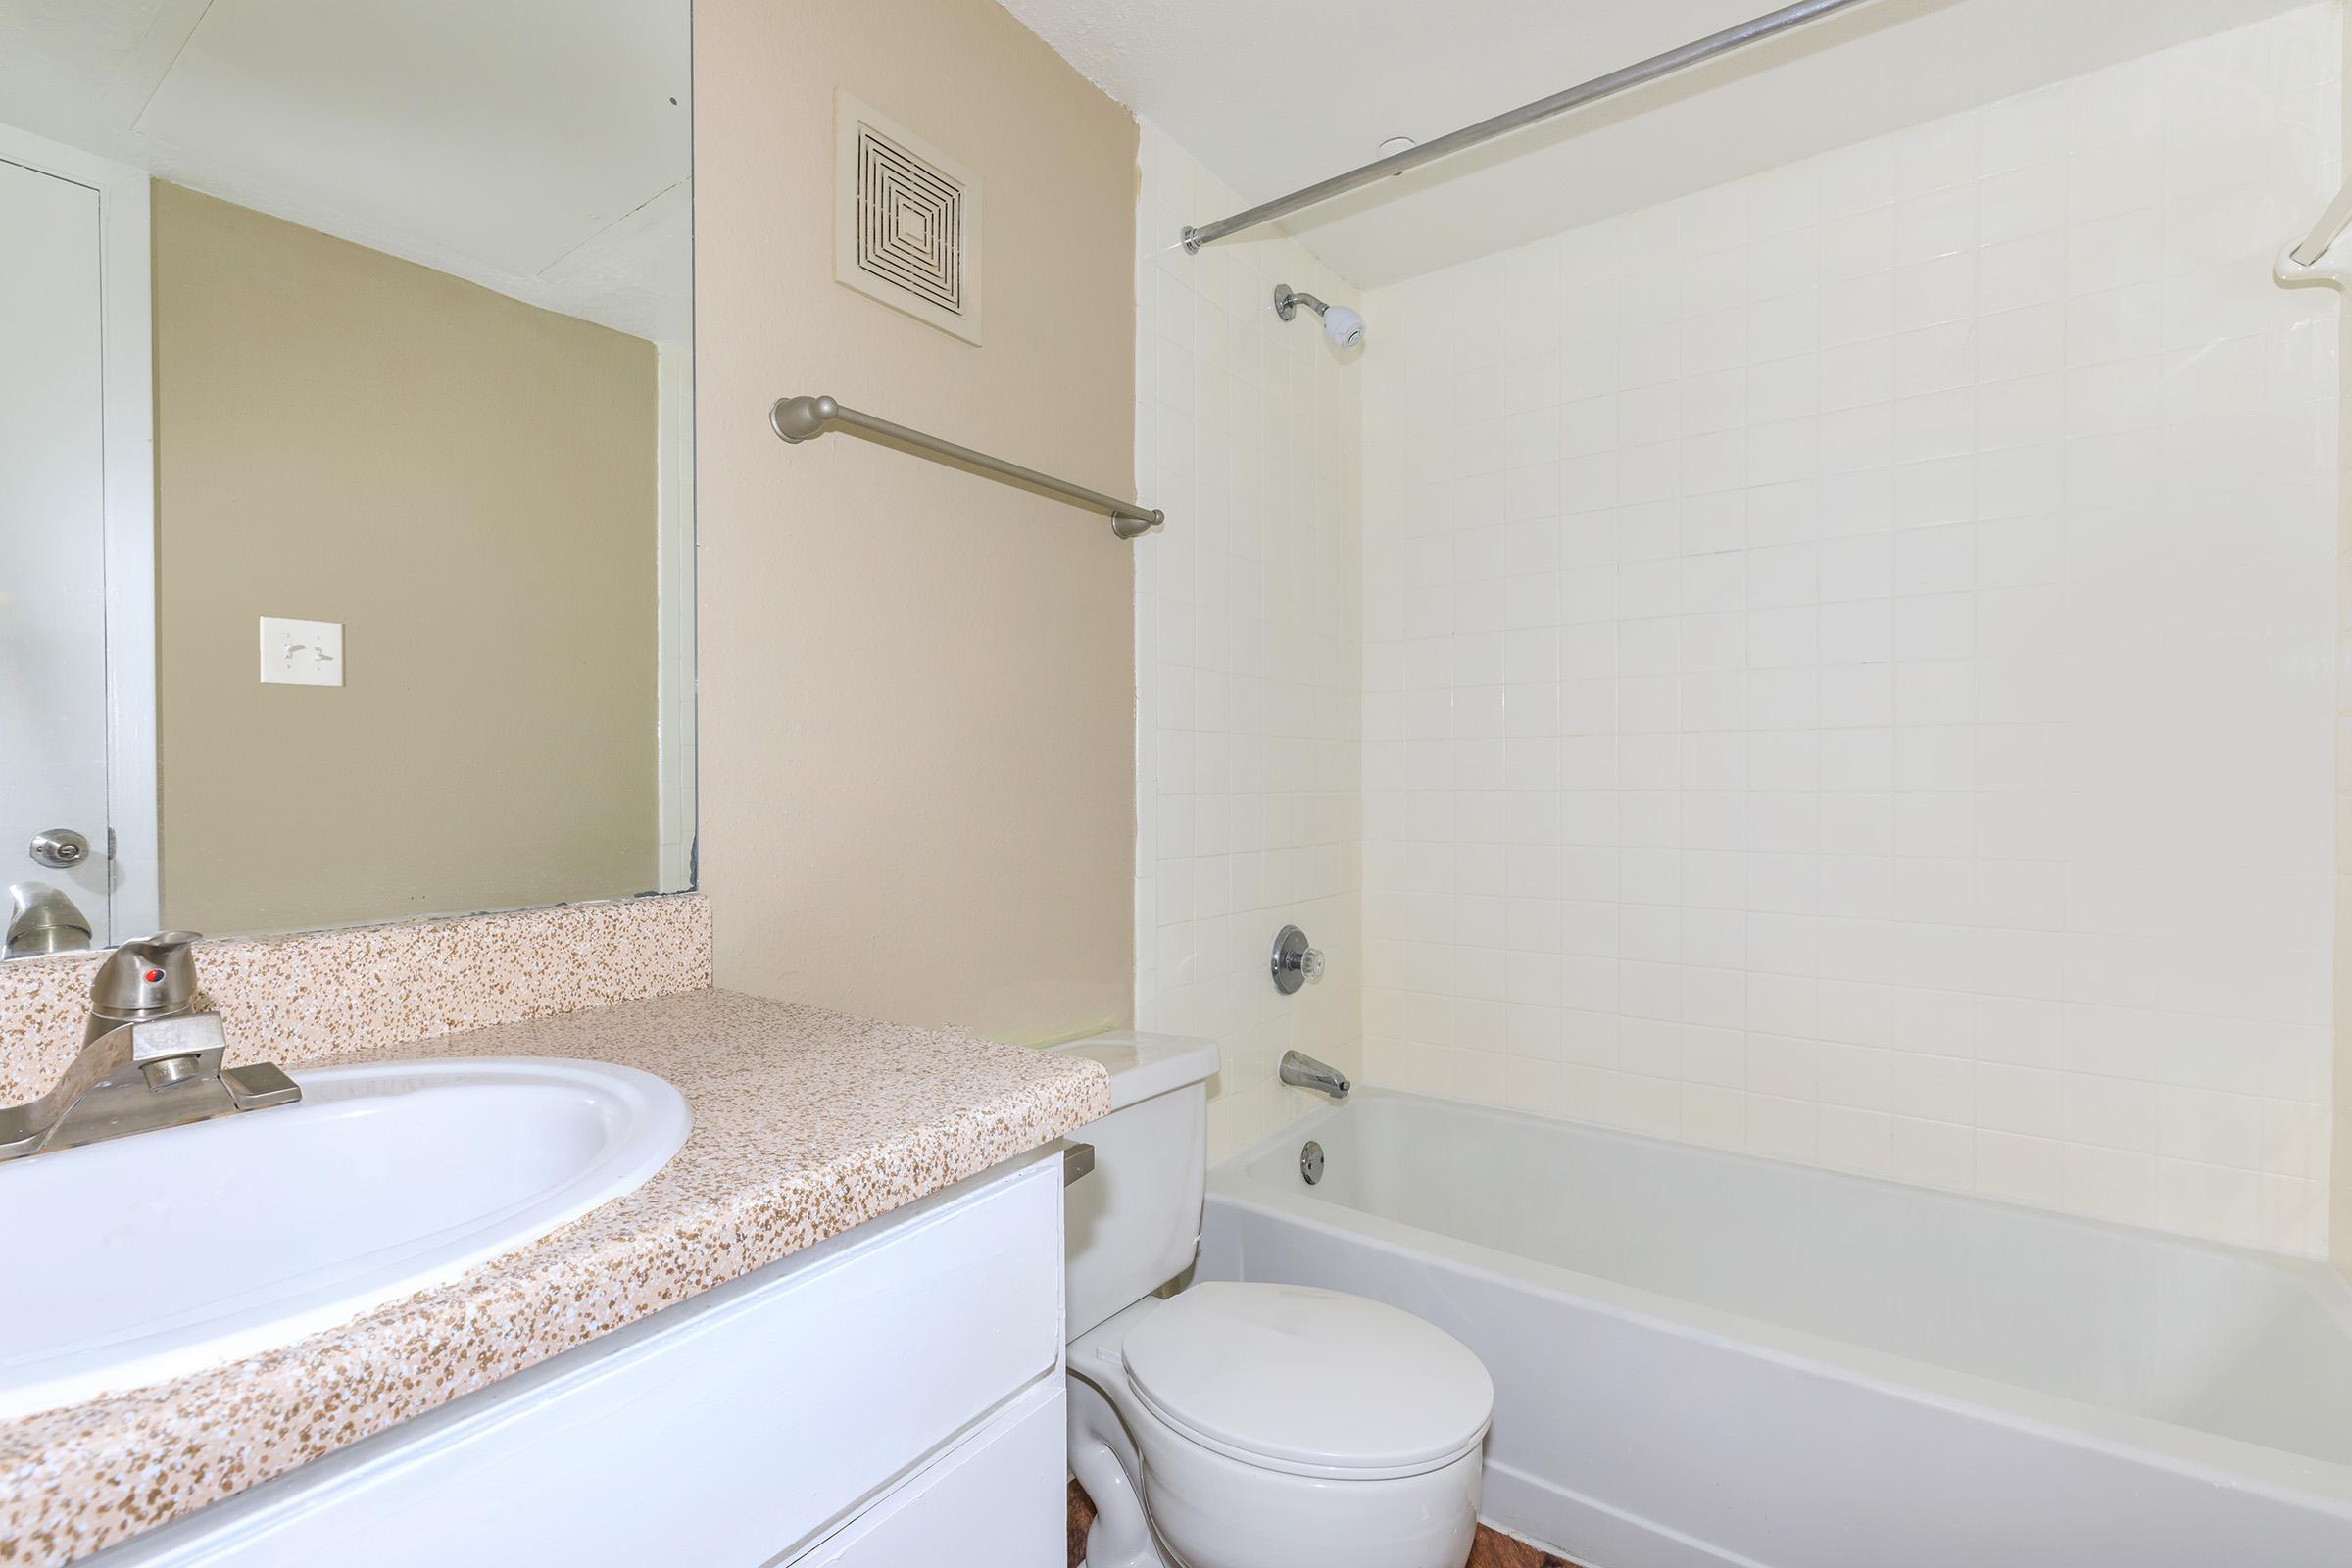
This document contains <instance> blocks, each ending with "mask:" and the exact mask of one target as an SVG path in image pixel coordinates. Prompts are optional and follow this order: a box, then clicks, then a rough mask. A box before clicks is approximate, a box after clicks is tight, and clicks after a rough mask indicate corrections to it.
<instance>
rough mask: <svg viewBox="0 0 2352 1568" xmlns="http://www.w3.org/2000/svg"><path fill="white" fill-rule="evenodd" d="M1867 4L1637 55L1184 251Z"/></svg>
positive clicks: (1802, 12)
mask: <svg viewBox="0 0 2352 1568" xmlns="http://www.w3.org/2000/svg"><path fill="white" fill-rule="evenodd" d="M1864 3H1865V0H1797V3H1796V4H1795V5H1788V6H1783V7H1781V9H1780V10H1778V11H1774V12H1769V13H1767V14H1766V15H1764V16H1761V17H1753V18H1750V19H1749V20H1748V21H1746V22H1742V23H1739V24H1737V25H1733V26H1729V27H1726V28H1724V29H1723V30H1722V31H1721V32H1711V33H1708V34H1707V35H1706V36H1705V37H1704V38H1700V39H1697V40H1695V41H1694V42H1691V43H1687V44H1684V45H1683V46H1682V47H1681V48H1679V49H1669V50H1667V51H1666V52H1665V53H1664V54H1662V55H1651V56H1650V57H1649V58H1648V59H1647V60H1638V61H1636V62H1635V63H1634V64H1632V65H1630V66H1625V67H1622V68H1620V69H1618V70H1616V71H1612V72H1610V73H1608V74H1607V75H1605V76H1594V77H1593V79H1592V80H1591V81H1583V82H1579V83H1577V84H1576V85H1575V86H1573V87H1564V88H1562V89H1561V90H1560V91H1558V92H1555V93H1553V94H1552V95H1551V96H1550V97H1548V98H1539V99H1537V100H1536V101H1535V102H1534V103H1532V104H1521V105H1520V106H1519V107H1518V108H1516V109H1506V110H1504V111H1503V112H1502V113H1501V114H1499V115H1496V116H1495V117H1494V118H1493V119H1490V120H1482V121H1480V122H1479V123H1477V124H1475V125H1464V126H1463V127H1462V128H1461V129H1459V130H1454V131H1448V132H1446V134H1445V135H1443V136H1440V137H1438V138H1437V139H1436V140H1435V141H1425V142H1423V143H1421V145H1419V146H1418V147H1407V148H1405V149H1404V151H1402V152H1400V153H1392V154H1390V155H1389V156H1388V157H1386V158H1382V159H1378V160H1376V161H1374V162H1372V163H1369V164H1366V165H1364V166H1363V167H1362V168H1360V169H1351V170H1349V171H1348V172H1346V173H1345V174H1334V175H1332V176H1331V177H1330V178H1329V179H1325V180H1318V181H1317V182H1316V183H1314V184H1312V185H1308V186H1306V187H1305V188H1304V189H1301V190H1295V191H1293V192H1291V193H1290V194H1289V195H1288V196H1277V197H1276V198H1274V200H1272V201H1270V202H1260V203H1259V204H1258V205H1257V206H1255V207H1251V208H1248V209H1246V210H1244V211H1242V212H1238V213H1235V214H1234V215H1233V216H1232V217H1230V218H1220V219H1218V220H1217V221H1215V222H1213V223H1203V224H1201V226H1200V227H1199V228H1188V229H1186V230H1185V231H1184V233H1183V234H1182V235H1180V236H1178V237H1179V238H1180V239H1182V240H1183V242H1184V248H1185V249H1186V250H1188V251H1197V250H1199V249H1200V248H1201V246H1203V245H1213V244H1215V243H1216V242H1217V241H1218V240H1221V239H1223V238H1225V237H1226V236H1227V235H1229V234H1238V233H1240V232H1241V231H1242V230H1243V229H1246V228H1255V227H1256V226H1257V225H1258V224H1260V223H1271V222H1272V221H1274V220H1276V219H1277V218H1287V217H1289V216H1290V215H1291V214H1293V213H1295V212H1298V211H1299V209H1301V208H1306V207H1314V206H1318V205H1320V204H1321V203H1324V202H1327V201H1330V200H1331V199H1332V198H1333V197H1335V196H1345V195H1346V194H1348V192H1349V191H1351V190H1357V189H1360V188H1361V187H1363V186H1365V185H1369V184H1372V183H1373V182H1375V181H1376V180H1383V179H1386V178H1388V177H1389V176H1390V175H1392V174H1401V173H1403V172H1405V171H1406V170H1408V169H1419V168H1420V167H1421V166H1422V165H1423V164H1433V163H1436V162H1437V161H1438V160H1439V159H1441V158H1445V157H1447V156H1449V155H1451V154H1454V153H1458V152H1461V151H1463V150H1464V149H1466V148H1470V147H1475V146H1477V145H1478V144H1479V143H1481V142H1485V141H1493V140H1494V139H1495V137H1497V136H1503V135H1508V134H1509V133H1510V132H1512V131H1514V130H1518V129H1521V128H1522V127H1524V126H1528V125H1533V124H1535V123H1538V122H1539V121H1544V120H1549V119H1550V118H1551V117H1552V116H1554V115H1563V114H1566V113H1567V112H1568V111H1569V110H1571V109H1581V108H1583V107H1584V106H1585V105H1586V104H1589V103H1596V102H1598V101H1599V100H1600V99H1603V98H1606V97H1609V96H1610V95H1612V94H1614V93H1620V92H1623V91H1625V89H1627V88H1628V87H1639V86H1641V85H1642V83H1643V82H1646V81H1655V80H1657V79H1658V78H1659V77H1660V76H1668V75H1672V74H1673V73H1675V72H1678V71H1680V70H1682V69H1683V68H1684V67H1686V66H1695V65H1697V64H1698V63H1699V62H1701V61H1703V60H1712V59H1714V58H1715V57H1716V56H1717V55H1724V54H1730V53H1731V52H1732V51H1733V50H1735V49H1738V48H1740V47H1742V46H1744V45H1746V44H1751V43H1758V42H1761V41H1762V40H1764V39H1766V38H1770V37H1772V36H1774V35H1775V34H1778V33H1783V32H1787V31H1789V29H1790V28H1791V27H1801V26H1803V25H1805V24H1806V23H1808V22H1815V21H1818V20H1820V19H1821V18H1823V17H1826V16H1829V15H1830V14H1832V13H1833V12H1838V11H1843V10H1844V9H1845V8H1846V7H1848V6H1855V5H1861V4H1864Z"/></svg>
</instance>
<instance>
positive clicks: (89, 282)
mask: <svg viewBox="0 0 2352 1568" xmlns="http://www.w3.org/2000/svg"><path fill="white" fill-rule="evenodd" d="M0 3H4V0H0ZM72 16H73V25H70V26H69V25H56V26H42V27H36V28H33V29H31V30H30V31H28V32H26V33H24V34H22V35H21V36H20V35H18V34H16V33H14V32H12V36H11V44H10V48H9V50H8V51H7V52H6V53H4V54H0V348H4V352H0V635H4V636H5V639H6V640H5V658H6V661H7V670H6V679H5V682H0V693H4V695H0V742H4V749H0V863H5V865H6V871H5V874H4V875H0V887H5V888H6V890H7V893H8V896H9V913H8V927H7V943H6V952H7V953H8V955H9V956H22V955H27V954H38V953H55V952H62V951H72V950H73V949H74V948H76V947H82V946H104V945H106V944H108V943H111V942H114V941H120V940H122V939H123V938H124V937H126V936H131V935H137V934H141V933H143V932H145V931H149V930H153V929H158V928H160V927H163V926H167V925H170V926H179V927H188V928H194V929H198V930H204V931H208V932H212V933H214V934H229V933H242V932H264V931H281V930H293V929H305V928H310V927H316V926H322V925H340V924H352V923H364V922H371V921H379V920H389V919H400V918H406V917H411V916H416V915H423V914H451V913H464V912H470V911H473V910H478V909H491V908H512V907H530V906H537V905H546V904H555V903H565V902H571V901H576V900H583V899H602V898H613V897H624V896H628V895H633V894H639V893H647V892H657V891H661V892H668V891H676V890H679V889H683V888H687V887H691V886H692V885H693V882H694V842H695V818H694V766H695V763H694V670H693V649H694V627H693V605H694V595H693V562H694V525H693V498H692V478H691V475H692V454H693V398H692V385H693V380H692V364H691V352H692V351H691V342H692V332H691V325H692V301H691V291H692V260H691V213H692V181H691V169H690V158H689V145H690V142H689V135H688V125H689V113H690V108H691V97H690V93H689V83H688V74H689V73H688V60H689V49H688V7H687V5H686V3H685V0H660V3H656V4H650V5H649V4H643V3H639V0H587V3H584V4H581V5H576V6H571V7H567V8H565V11H564V16H563V18H562V20H561V23H560V25H557V24H555V23H553V22H552V21H551V19H550V18H549V17H548V16H547V14H546V13H545V12H544V11H543V10H542V9H541V8H537V7H532V6H527V5H524V4H522V3H521V0H419V3H417V4H412V5H404V6H397V7H383V6H376V5H372V4H362V3H361V0H211V3H210V4H202V3H195V0H165V3H164V4H163V5H161V6H160V7H159V6H157V5H156V4H155V3H154V0H85V3H83V4H81V5H78V6H76V7H74V8H73V12H72ZM557 34H560V41H561V43H562V47H561V48H554V47H551V42H553V41H555V37H556V35H557ZM77 846H78V847H77Z"/></svg>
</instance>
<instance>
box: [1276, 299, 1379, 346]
mask: <svg viewBox="0 0 2352 1568" xmlns="http://www.w3.org/2000/svg"><path fill="white" fill-rule="evenodd" d="M1301 305H1303V306H1305V307H1306V308H1307V309H1308V310H1311V311H1313V312H1314V313H1315V314H1316V315H1317V316H1320V317H1321V318H1323V335H1324V336H1325V337H1327V338H1329V339H1331V346H1332V347H1333V348H1335V349H1341V350H1346V349H1351V348H1355V347H1357V346H1359V345H1360V344H1362V342H1363V341H1364V319H1363V317H1361V316H1359V315H1358V314H1356V313H1355V312H1354V311H1351V310H1349V309H1348V307H1347V306H1345V305H1326V304H1325V303H1324V302H1323V301H1321V300H1319V299H1317V298H1315V297H1314V296H1313V295H1312V294H1304V293H1300V292H1299V290H1297V289H1294V288H1292V287H1291V285H1290V284H1288V283H1277V284H1275V285H1274V314H1275V315H1276V316H1279V317H1281V318H1282V319H1284V320H1286V321H1287V320H1289V319H1291V318H1292V317H1294V316H1297V315H1298V314H1299V306H1301Z"/></svg>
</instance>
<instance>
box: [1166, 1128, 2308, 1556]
mask: <svg viewBox="0 0 2352 1568" xmlns="http://www.w3.org/2000/svg"><path fill="white" fill-rule="evenodd" d="M1310 1138H1311V1139H1314V1140H1317V1141H1318V1142H1320V1143H1321V1145H1322V1146H1323V1150H1324V1154H1325V1159H1326V1166H1325V1170H1324V1175H1323V1179H1322V1181H1321V1183H1320V1184H1319V1185H1316V1186H1312V1187H1310V1186H1308V1185H1307V1184H1306V1183H1305V1181H1304V1180H1303V1179H1302V1178H1301V1176H1300V1174H1299V1150H1300V1146H1301V1145H1303V1144H1304V1143H1305V1142H1306V1141H1307V1140H1308V1139H1310ZM1200 1275H1201V1278H1206V1279H1249V1280H1273V1281H1281V1282H1288V1283H1299V1284H1313V1285H1322V1286H1328V1287H1332V1288H1335V1289H1339V1290H1347V1291H1355V1292H1359V1293H1361V1294H1362V1295H1365V1296H1370V1297H1374V1298H1377V1299H1381V1300H1384V1301H1390V1302H1393V1303H1395V1304H1396V1305H1398V1306H1401V1307H1404V1308H1406V1309H1408V1310H1410V1311H1413V1312H1417V1313H1419V1314H1420V1315H1422V1316H1423V1317H1425V1318H1428V1319H1429V1320H1430V1321H1432V1322H1434V1323H1438V1324H1440V1325H1442V1326H1444V1327H1445V1328H1446V1329H1448V1330H1450V1331H1451V1332H1452V1333H1454V1334H1455V1335H1457V1336H1459V1337H1460V1338H1461V1339H1462V1340H1463V1341H1464V1342H1465V1343H1467V1344H1468V1345H1469V1346H1470V1348H1472V1349H1474V1350H1476V1351H1477V1352H1478V1353H1479V1354H1480V1355H1481V1356H1482V1357H1483V1358H1484V1359H1485V1360H1486V1363H1487V1366H1488V1368H1489V1369H1490V1370H1491V1371H1492V1372H1493V1373H1494V1375H1495V1429H1494V1435H1493V1437H1492V1438H1491V1440H1490V1442H1489V1446H1488V1450H1487V1454H1488V1469H1487V1485H1486V1499H1487V1500H1486V1509H1485V1512H1486V1517H1487V1518H1488V1520H1489V1521H1490V1522H1491V1523H1494V1524H1496V1525H1499V1526H1501V1527H1503V1528H1504V1529H1506V1530H1510V1531H1513V1532H1516V1533H1518V1534H1521V1535H1525V1536H1529V1537H1533V1538H1535V1539H1536V1540H1538V1541H1541V1542H1544V1543H1545V1544H1549V1545H1550V1546H1552V1547H1553V1548H1554V1549H1556V1550H1559V1551H1561V1552H1563V1553H1564V1554H1566V1555H1568V1556H1570V1557H1573V1558H1575V1559H1576V1560H1578V1561H1580V1562H1583V1563H1588V1564H1592V1565H1593V1568H1699V1565H1710V1568H1713V1565H1721V1564H1756V1565H1764V1568H1947V1565H1948V1568H1991V1565H1996V1564H1997V1565H1999V1568H2044V1565H2047V1568H2060V1565H2063V1568H2103V1565H2107V1564H2114V1565H2116V1568H2171V1565H2175V1564H2178V1565H2180V1568H2347V1565H2352V1290H2348V1289H2347V1288H2346V1286H2345V1284H2344V1282H2343V1281H2342V1280H2341V1279H2339V1278H2338V1277H2337V1276H2336V1275H2335V1274H2334V1273H2332V1272H2331V1271H2329V1270H2328V1269H2327V1268H2326V1267H2324V1266H2322V1265H2319V1264H2316V1263H2306V1262H2302V1261H2300V1260H2296V1259H2292V1258H2283V1257H2274V1256H2271V1255H2268V1254H2265V1253H2260V1252H2252V1251H2245V1250H2236V1249H2231V1248H2226V1247H2215V1246H2206V1245H2203V1244H2200V1243H2196V1242H2189V1241H2181V1240H2176V1239H2174V1238H2170V1237H2166V1236H2161V1235H2155V1234H2152V1233H2148V1232H2144V1231H2135V1230H2129V1229H2126V1228H2124V1227H2121V1226H2115V1225H2104V1224H2099V1223H2096V1222H2092V1221H2086V1220H2079V1219H2072V1218H2068V1217H2065V1216H2062V1215H2054V1214H2044V1213H2041V1212H2038V1211H2035V1210H2032V1209H2025V1208H2018V1207H2012V1206H2010V1205H2007V1204H2003V1203H1995V1202H1987V1201H1983V1200H1980V1199H1973V1198H1962V1197H1956V1196H1949V1195H1945V1194H1939V1193H1933V1192H1928V1191H1924V1190H1921V1189H1917V1188H1911V1187H1902V1186H1897V1185H1895V1184H1893V1183H1890V1182H1881V1181H1875V1180H1872V1179H1869V1178H1867V1177H1856V1176H1845V1175H1840V1174H1838V1173H1836V1172H1831V1171H1822V1170H1815V1169H1811V1168H1809V1167H1806V1166H1801V1165H1791V1164H1786V1163H1783V1162H1781V1161H1778V1160H1770V1159H1760V1158H1755V1157H1751V1156H1748V1155H1742V1154H1734V1153H1726V1152H1715V1151H1710V1150H1704V1149H1697V1148H1692V1147H1689V1146H1686V1145H1681V1144H1673V1143H1666V1142H1661V1141H1658V1140H1655V1139H1648V1138H1641V1137H1636V1136H1632V1135H1630V1134H1623V1133H1615V1132H1609V1131H1605V1130H1602V1129H1599V1128H1593V1127H1587V1126H1582V1125H1579V1124H1576V1123H1570V1122H1559V1121H1551V1120H1546V1119H1543V1118H1539V1117H1533V1116H1524V1115H1519V1114H1516V1113H1513V1112H1510V1111H1502V1110H1491V1109H1487V1108H1484V1107H1480V1106H1472V1105H1460V1104H1454V1103H1448V1102H1445V1101H1438V1100H1428V1099H1423V1098H1420V1097H1417V1096H1411V1095H1400V1094H1391V1093H1387V1092H1384V1091H1380V1090H1361V1091H1358V1092H1357V1094H1356V1095H1355V1097H1354V1098H1353V1099H1352V1100H1350V1101H1349V1102H1348V1103H1346V1104H1345V1105H1340V1106H1335V1107H1333V1108H1331V1109H1329V1110H1326V1111H1321V1112H1318V1113H1317V1114H1316V1115H1314V1116H1312V1117H1310V1118H1308V1119H1307V1120H1305V1121H1302V1122H1299V1123H1296V1124H1294V1125H1293V1126H1291V1127H1289V1128H1286V1129H1284V1131H1283V1132H1281V1133H1280V1134H1277V1135H1276V1136H1275V1137H1273V1138H1271V1139H1269V1140H1268V1141H1267V1142H1265V1143H1263V1144H1261V1145H1259V1146H1257V1147H1256V1148H1255V1149H1252V1150H1250V1151H1249V1152H1246V1153H1243V1154H1241V1155H1239V1156H1237V1157H1235V1158H1234V1159H1232V1160H1229V1161H1227V1162H1225V1163H1224V1164H1222V1165H1220V1166H1218V1167H1217V1168H1216V1169H1215V1170H1214V1171H1212V1172H1211V1173H1210V1178H1209V1188H1208V1210H1207V1215H1206V1220H1205V1234H1204V1236H1203V1238H1202V1243H1201V1265H1200Z"/></svg>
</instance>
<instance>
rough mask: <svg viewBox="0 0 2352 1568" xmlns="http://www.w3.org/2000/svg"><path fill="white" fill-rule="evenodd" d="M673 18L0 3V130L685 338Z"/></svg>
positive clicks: (525, 0)
mask: <svg viewBox="0 0 2352 1568" xmlns="http://www.w3.org/2000/svg"><path fill="white" fill-rule="evenodd" d="M687 29H688V21H687V0H565V3H564V5H563V6H562V7H561V8H557V9H556V10H555V11H553V12H551V10H550V9H549V8H548V7H546V6H544V5H541V4H538V3H535V0H397V3H392V4H386V3H384V0H0V121H5V122H6V123H10V124H13V125H16V126H17V127H19V128H21V129H25V130H29V131H32V132H34V133H35V134H37V135H42V136H46V137H49V138H50V139H51V140H54V141H62V142H65V143H68V144H69V145H72V146H75V147H79V148H82V149H83V150H85V151H88V152H93V153H97V154H99V155H101V156H104V157H108V158H113V159H116V160H118V161H120V162H123V163H127V164H130V165H132V166H134V167H137V168H141V169H145V170H148V171H151V172H154V173H155V174H157V175H159V176H160V177H163V178H166V179H170V180H173V181H176V182H177V183H180V184H183V185H188V186H192V187H194V188H195V189H198V190H203V191H207V192H210V193H211V194H213V195H216V196H220V197H222V198H225V199H226V200H229V201H233V202H237V203H239V204H241V205H243V206H247V207H252V208H256V209H259V210H260V211H263V212H267V213H271V214H274V215H276V216H277V217H280V218H284V219H287V220H289V221H293V222H297V223H302V224H304V225H306V226H308V227H311V228H316V229H319V230H322V231H324V232H326V233H330V234H335V235H339V236H341V237H342V238H345V239H349V240H353V241H355V242H357V243H359V244H363V245H368V246H371V247H373V248H375V249H377V250H382V251H387V252H389V253H391V254H393V255H395V256H400V257H404V258H406V259H408V260H410V261H414V262H417V263H420V264H422V265H424V266H427V267H431V268H435V269H437V270H441V271H445V272H451V273H454V274H456V275H458V276H460V277H465V278H468V279H471V280H472V281H474V282H477V283H480V284H483V285H484V286H486V287H489V288H493V289H496V290H498V291H499V292H500V293H503V294H509V295H512V296H514V297H515V298H516V299H521V300H527V301H529V302H530V303H532V304H535V305H540V306H544V307H546V308H548V309H550V310H556V311H561V312H563V313H564V314H565V315H569V316H577V317H582V318H584V319H588V320H592V321H597V322H601V323H602V324H604V325H607V326H611V327H613V328H614V329H616V330H618V331H623V332H627V333H630V334H632V335H634V336H637V337H644V338H649V339H653V340H655V341H662V342H683V341H684V340H685V339H686V337H687V335H688V333H689V331H690V329H691V304H690V301H691V297H692V290H693V275H692V257H691V251H690V230H689V225H690V221H691V214H690V208H691V187H690V184H689V176H690V174H691V162H690V148H691V134H690V129H689V126H690V115H689V108H690V101H689V99H688V96H687V81H688V75H689V69H690V67H689V43H688V30H687Z"/></svg>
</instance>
